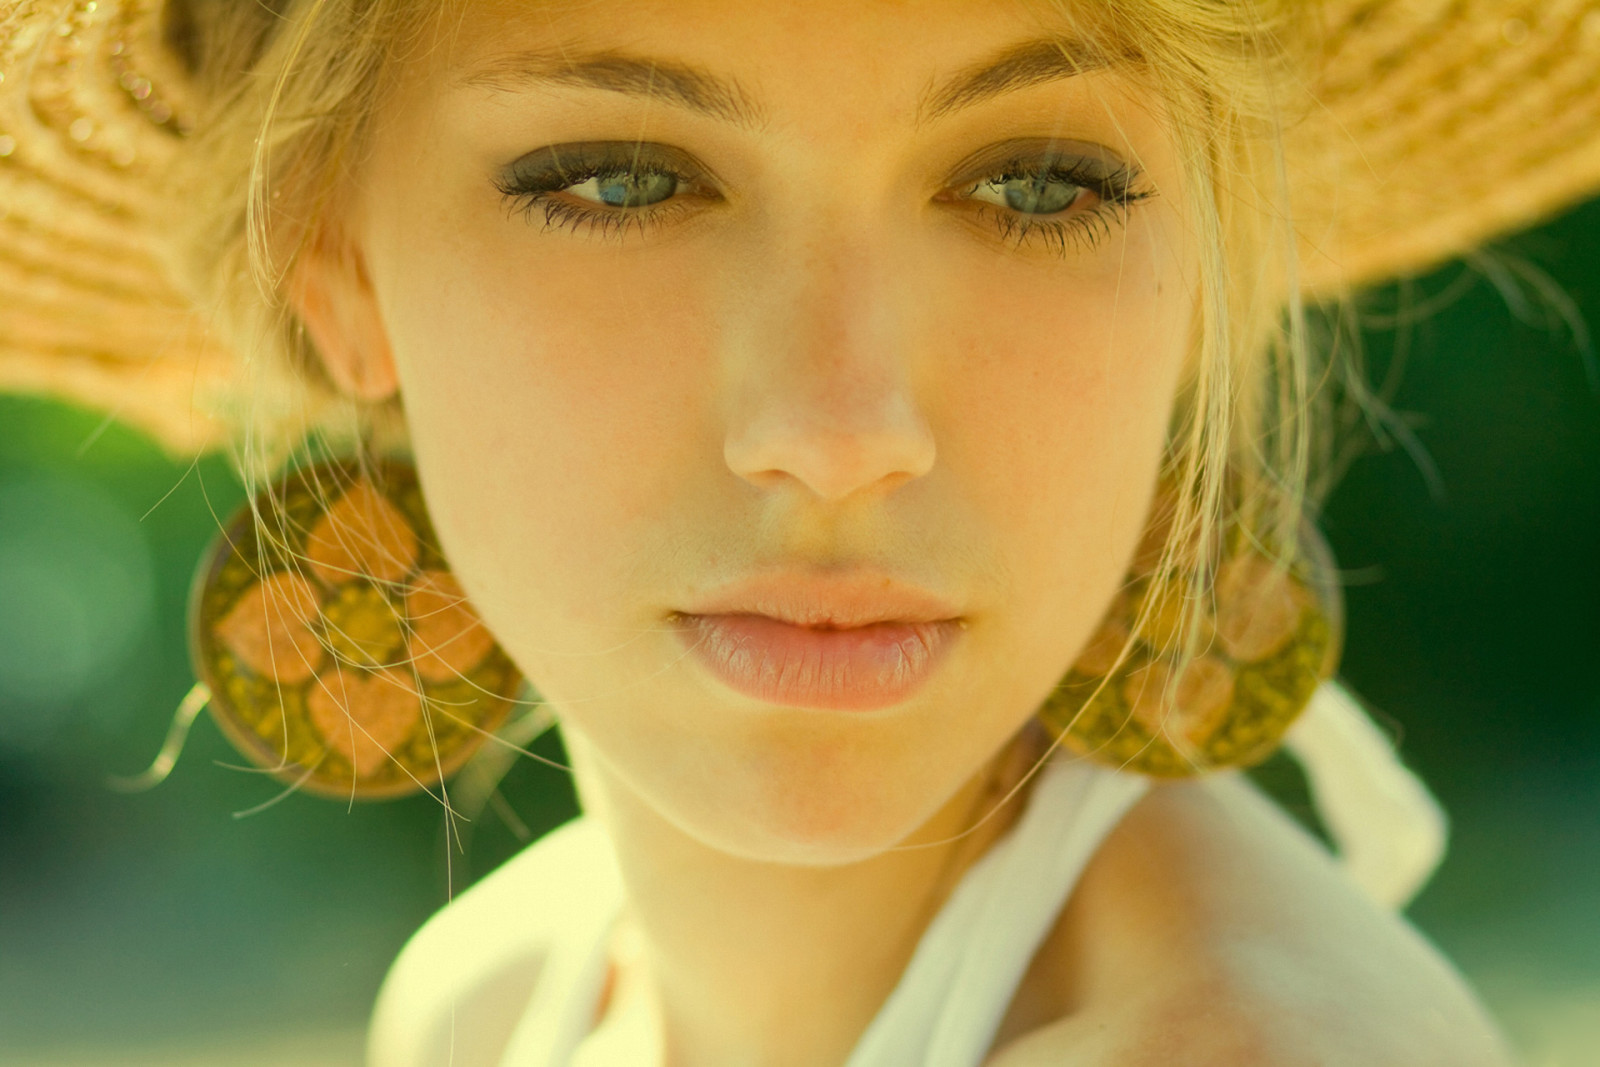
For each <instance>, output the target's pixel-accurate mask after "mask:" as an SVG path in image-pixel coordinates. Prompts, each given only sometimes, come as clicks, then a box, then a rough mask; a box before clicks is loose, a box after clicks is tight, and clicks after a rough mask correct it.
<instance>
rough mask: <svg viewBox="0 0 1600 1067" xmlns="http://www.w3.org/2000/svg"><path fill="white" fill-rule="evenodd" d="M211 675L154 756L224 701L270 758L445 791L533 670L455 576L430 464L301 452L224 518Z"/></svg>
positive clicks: (292, 766) (328, 779) (367, 787)
mask: <svg viewBox="0 0 1600 1067" xmlns="http://www.w3.org/2000/svg"><path fill="white" fill-rule="evenodd" d="M189 641H190V654H191V656H192V658H193V661H194V667H195V673H196V675H197V676H198V677H199V679H200V681H199V684H197V685H196V686H195V689H194V691H193V692H191V694H190V696H189V698H188V699H187V700H186V701H185V702H184V706H183V707H182V708H180V710H179V713H178V716H177V718H176V719H175V720H174V724H173V727H174V728H173V731H172V732H171V733H169V738H168V744H167V745H166V746H165V747H164V748H163V750H162V754H161V756H160V757H158V758H157V761H156V763H155V764H154V765H152V767H151V768H150V770H148V771H146V772H145V774H144V775H141V776H140V777H139V778H138V779H132V780H129V781H127V782H125V783H123V784H124V786H125V787H128V788H138V787H141V786H148V785H151V784H154V782H156V781H159V780H160V779H161V778H163V777H165V775H166V773H167V771H169V770H170V769H171V766H172V762H173V761H174V760H175V758H176V754H177V750H178V749H179V748H181V746H182V740H183V738H182V734H183V733H185V732H187V728H188V723H189V722H191V721H192V720H193V718H194V717H195V716H196V715H197V714H198V713H199V710H200V708H201V706H209V707H210V710H211V714H212V717H213V718H214V719H215V720H216V723H217V725H218V727H220V728H221V730H222V732H223V734H224V735H225V736H226V737H227V738H228V739H229V740H230V741H231V742H232V743H233V745H234V746H235V747H236V748H237V749H239V751H240V752H242V753H244V754H245V755H246V756H247V757H248V758H249V759H250V760H251V761H252V762H253V763H254V764H256V765H257V766H258V767H261V768H263V769H264V770H266V771H268V772H269V773H271V774H272V775H273V776H275V777H277V778H279V779H281V780H283V781H286V782H289V783H291V784H292V785H294V786H295V787H297V788H299V789H303V790H305V791H307V792H310V793H317V794H322V795H327V796H337V797H342V798H355V799H380V798H386V797H397V796H402V795H405V794H408V793H414V792H417V791H420V790H424V789H431V788H432V787H433V786H435V785H436V784H437V783H439V782H440V781H441V780H443V779H445V778H448V777H449V776H450V775H452V774H453V773H455V772H456V771H457V770H459V769H460V768H461V767H462V766H463V764H465V763H466V762H467V760H468V759H469V758H470V757H471V756H472V755H473V753H474V751H475V750H477V748H478V747H479V745H480V744H482V742H483V741H484V740H485V739H486V738H487V737H489V736H490V735H491V734H492V733H494V732H495V731H496V730H497V729H498V728H499V727H500V726H501V725H502V724H503V723H504V722H505V720H506V718H507V715H508V714H509V712H510V711H511V709H512V707H513V705H515V704H517V703H518V702H519V701H518V693H519V691H521V690H522V687H523V681H522V678H521V676H520V674H519V673H518V671H517V669H516V667H515V666H514V665H513V664H512V663H511V660H510V658H509V657H508V656H507V655H506V654H505V652H504V651H503V650H502V649H501V648H500V647H499V646H498V645H497V644H496V643H495V641H494V639H493V637H491V636H490V634H489V631H488V630H487V628H485V626H484V625H483V622H482V621H481V620H480V619H479V618H478V616H477V613H476V612H475V611H474V610H473V609H472V606H471V605H470V604H469V603H468V602H467V599H466V597H465V595H464V594H463V593H462V591H461V587H460V586H459V585H458V584H457V582H456V580H455V578H454V577H453V576H452V575H451V574H450V571H449V569H448V568H447V566H446V564H445V560H444V557H443V555H442V554H441V552H440V550H439V547H438V542H437V539H436V537H435V534H434V531H433V525H432V523H431V522H430V521H429V519H428V515H427V512H426V510H425V509H424V506H423V501H422V492H421V489H420V487H419V485H418V483H417V475H416V471H415V469H414V468H412V467H411V466H410V465H409V464H406V463H402V462H399V461H395V460H382V461H368V462H364V463H363V462H355V461H330V462H321V463H316V464H312V465H309V466H305V467H301V468H299V469H298V470H295V471H294V472H292V473H291V474H289V475H287V476H286V477H284V478H283V479H281V480H280V481H278V482H277V483H276V484H274V485H272V486H270V487H268V488H267V489H265V490H263V491H262V492H261V493H259V494H258V495H257V496H256V498H255V500H254V501H253V502H252V503H251V504H250V505H248V506H246V507H244V508H242V509H241V510H240V511H239V512H238V513H237V514H236V515H234V516H233V517H232V518H231V519H230V520H229V521H228V523H227V524H226V525H225V527H224V528H223V532H222V535H221V536H220V537H219V538H218V539H217V541H216V542H215V544H214V545H213V547H212V549H211V550H210V552H208V553H207V555H206V557H205V558H204V559H203V560H202V562H201V564H200V567H199V570H198V572H197V574H196V576H195V582H194V586H193V589H192V590H191V593H190V606H189Z"/></svg>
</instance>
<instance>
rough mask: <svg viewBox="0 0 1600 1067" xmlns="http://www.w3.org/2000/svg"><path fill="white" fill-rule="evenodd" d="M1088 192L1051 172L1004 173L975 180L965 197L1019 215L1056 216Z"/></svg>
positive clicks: (1084, 188)
mask: <svg viewBox="0 0 1600 1067" xmlns="http://www.w3.org/2000/svg"><path fill="white" fill-rule="evenodd" d="M1089 191H1090V190H1089V189H1087V188H1086V187H1084V186H1082V185H1078V184H1075V183H1073V182H1070V181H1067V180H1065V179H1063V178H1061V177H1059V176H1057V175H1054V174H1025V175H1009V174H1008V175H1002V176H999V177H995V178H990V179H989V180H988V181H985V182H980V183H978V185H977V187H976V188H974V189H973V191H972V192H970V193H968V194H967V198H968V199H969V200H976V201H978V202H980V203H986V204H994V205H995V206H996V207H1003V208H1008V209H1009V210H1011V211H1016V212H1018V213H1020V214H1023V215H1056V214H1060V213H1061V212H1063V211H1065V210H1067V209H1068V208H1070V207H1072V205H1074V204H1076V203H1077V202H1078V201H1079V200H1081V199H1083V195H1084V194H1085V193H1087V192H1089Z"/></svg>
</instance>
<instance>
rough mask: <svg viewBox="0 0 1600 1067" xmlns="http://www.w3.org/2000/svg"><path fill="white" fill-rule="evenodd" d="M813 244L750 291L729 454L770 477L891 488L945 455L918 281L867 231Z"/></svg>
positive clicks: (833, 491) (735, 372)
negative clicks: (925, 401) (929, 395)
mask: <svg viewBox="0 0 1600 1067" xmlns="http://www.w3.org/2000/svg"><path fill="white" fill-rule="evenodd" d="M809 246H810V249H811V250H812V251H811V254H810V255H809V256H790V257H786V258H784V259H780V260H779V261H780V262H786V264H787V266H786V267H785V269H784V270H782V271H780V272H767V273H765V274H763V275H761V277H762V278H763V280H762V281H761V282H760V283H759V284H758V285H756V286H755V287H754V288H753V289H752V288H746V289H745V290H744V293H743V294H742V295H743V297H744V299H743V300H742V301H741V303H742V307H743V311H742V313H741V314H740V315H739V316H738V317H739V318H741V319H743V320H744V323H745V326H746V328H745V329H743V330H739V331H736V333H735V336H737V337H738V340H736V341H735V342H734V348H735V351H733V352H731V353H729V360H728V366H729V368H730V374H731V378H732V382H731V398H730V399H731V402H730V404H729V408H728V411H729V418H728V425H727V435H726V438H725V441H724V447H723V454H724V458H725V459H726V462H727V464H728V467H729V469H731V470H732V471H733V472H734V473H735V474H737V475H738V476H739V477H741V478H743V479H744V480H745V481H747V482H749V483H751V484H752V485H756V486H758V487H762V488H776V487H779V486H782V485H786V484H792V485H798V486H803V487H804V488H805V489H807V490H809V491H810V492H811V493H813V494H815V495H816V496H817V497H818V498H821V499H823V500H828V501H837V500H843V499H845V498H848V497H851V496H854V495H856V494H859V493H863V492H871V491H877V492H887V491H891V490H893V489H894V488H896V487H898V486H899V485H902V484H904V483H905V482H907V481H910V480H912V479H915V478H918V477H921V476H922V475H924V474H926V473H928V471H929V470H931V469H932V468H933V464H934V453H935V447H934V437H933V430H932V428H931V426H930V425H929V423H928V420H927V418H926V417H925V414H924V412H923V410H922V408H921V406H920V405H919V403H918V398H917V385H918V381H917V379H918V376H919V375H918V370H919V367H918V359H917V357H918V352H917V351H916V349H917V348H918V347H919V346H918V344H917V342H916V340H915V338H914V334H915V333H916V332H917V331H916V330H915V323H914V322H913V321H912V320H913V317H914V315H915V311H914V302H911V301H908V300H907V299H906V297H907V296H908V295H910V294H909V293H908V291H907V286H908V285H910V284H911V282H910V280H909V278H908V276H907V273H906V272H896V271H895V270H894V269H893V268H894V264H893V262H892V259H891V258H890V257H888V256H886V255H883V254H881V253H880V254H877V255H874V254H873V253H872V252H870V251H869V250H868V249H866V248H865V247H863V245H862V244H861V243H860V242H851V241H849V240H848V239H844V240H841V239H838V238H837V237H835V238H833V239H832V240H831V241H830V240H828V239H826V238H824V237H822V235H820V234H817V233H815V232H813V234H812V235H811V241H810V242H809ZM768 262H769V263H770V262H771V260H769V261H768ZM897 274H898V275H899V279H898V280H897V279H896V275H897Z"/></svg>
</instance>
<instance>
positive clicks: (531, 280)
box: [378, 215, 721, 628]
mask: <svg viewBox="0 0 1600 1067" xmlns="http://www.w3.org/2000/svg"><path fill="white" fill-rule="evenodd" d="M457 221H458V223H459V220H457ZM408 241H410V242H412V243H413V248H412V249H411V250H409V252H408V251H407V250H404V249H399V250H397V254H396V255H395V256H394V257H393V258H392V260H391V261H390V262H389V263H388V264H387V266H388V268H389V269H388V270H387V271H385V272H384V277H382V278H381V279H379V280H378V281H379V284H378V287H379V290H380V291H381V292H382V293H383V294H384V297H385V301H384V303H385V306H384V307H383V316H384V320H385V323H386V325H387V327H388V329H389V332H390V338H391V343H392V344H393V346H394V350H395V358H396V361H397V364H398V366H399V370H400V376H401V382H402V392H403V396H404V399H405V406H406V417H407V423H408V426H409V428H410V432H411V437H412V443H413V446H414V449H415V452H416V456H417V462H418V465H419V467H420V469H421V471H422V476H423V480H424V484H425V486H426V488H427V492H428V499H429V502H430V506H431V509H432V512H433V517H434V521H435V524H436V526H437V527H438V531H439V535H440V538H441V540H442V542H443V545H444V547H445V549H446V552H447V553H448V554H449V555H450V557H451V560H452V564H453V565H454V566H455V567H456V568H457V569H458V571H460V572H461V576H462V580H463V582H464V583H466V586H467V588H468V590H469V591H470V592H472V594H473V596H474V599H475V600H481V601H482V602H481V604H480V607H481V608H482V610H484V612H485V614H486V615H489V616H490V617H491V623H492V624H494V625H496V626H497V628H498V625H499V624H502V623H504V624H507V625H509V626H511V627H513V628H515V627H517V626H518V625H519V623H520V620H521V619H522V618H526V617H541V618H546V619H551V620H552V622H554V621H556V620H560V621H563V622H567V623H572V622H583V621H585V620H584V619H583V618H582V617H578V618H574V617H573V614H572V613H579V615H580V616H581V615H583V614H584V613H590V614H592V616H593V618H596V619H598V618H603V617H604V616H605V614H606V611H607V609H608V608H612V607H614V603H613V597H614V596H620V595H621V594H622V592H623V590H622V588H621V586H622V583H623V582H624V580H625V575H626V574H627V572H628V569H629V567H630V566H631V565H632V564H631V562H630V559H629V553H630V548H629V546H630V545H637V544H638V543H639V541H640V540H641V536H640V534H641V531H642V530H644V529H647V528H648V527H649V526H650V525H651V524H659V523H660V522H661V521H662V519H663V517H664V516H665V515H667V514H669V512H670V510H671V508H672V506H673V501H675V500H681V499H683V498H684V496H685V495H686V494H688V493H689V492H690V488H691V487H690V486H688V485H687V484H686V482H687V481H689V480H692V479H693V478H694V477H696V472H697V470H700V469H703V468H704V467H705V464H706V457H708V456H709V457H711V458H715V457H717V456H719V455H720V448H721V442H720V438H719V437H718V436H717V435H716V432H715V428H714V427H713V426H711V425H710V424H709V423H708V421H707V420H706V419H705V417H704V415H705V403H704V398H705V397H706V396H708V395H710V392H711V390H712V388H713V382H712V379H711V372H712V368H711V367H709V366H707V365H706V362H705V361H704V360H701V359H697V358H692V357H691V354H692V353H696V352H700V351H704V350H705V349H706V348H707V347H709V346H711V345H712V344H714V337H713V336H712V331H713V330H714V328H715V326H714V323H713V321H712V320H711V319H710V318H709V317H707V316H705V315H700V314H697V313H696V310H695V309H696V308H699V307H701V306H702V305H703V303H704V301H703V300H702V299H701V297H700V295H699V294H698V293H697V292H696V287H695V284H694V283H693V282H692V281H685V280H684V278H685V277H686V276H689V275H687V272H683V271H673V272H672V273H673V275H674V276H675V278H676V280H674V281H673V283H672V284H671V285H665V284H662V283H661V280H660V277H659V275H657V274H656V273H655V272H654V271H652V272H650V273H649V274H646V275H641V272H640V271H639V270H638V269H637V268H629V267H627V266H626V265H625V263H626V261H625V259H624V257H622V256H620V255H613V254H608V253H603V252H602V253H598V254H593V253H591V254H590V255H587V256H580V257H570V256H568V257H562V259H561V261H560V262H559V265H558V264H556V263H551V262H548V261H542V260H541V258H540V257H537V256H534V255H531V254H530V249H531V248H532V247H533V246H534V245H535V244H536V242H534V241H532V240H530V239H529V235H528V234H527V233H525V232H523V231H522V229H521V227H519V226H516V225H508V224H507V222H506V220H505V218H504V217H503V216H499V215H496V216H494V217H493V219H492V223H491V224H490V225H489V226H486V227H485V228H484V229H483V230H482V231H480V232H471V231H470V230H467V229H465V228H463V227H461V226H460V225H459V224H458V225H457V226H455V227H454V228H451V229H449V230H448V231H442V232H438V233H434V234H428V233H426V232H418V233H415V234H414V235H413V236H411V237H410V238H408ZM574 260H577V262H574ZM700 476H702V477H703V474H701V475H700ZM642 539H643V540H649V538H647V537H646V538H642ZM500 604H504V605H505V612H504V613H506V614H509V613H510V612H511V611H512V610H513V609H512V608H511V605H520V606H521V607H520V608H519V609H516V611H515V616H516V617H515V618H502V619H496V618H494V616H495V615H500V614H502V612H501V611H498V610H497V607H498V606H499V605H500ZM530 605H533V606H537V607H538V609H539V610H538V611H537V612H529V611H527V608H528V607H529V606H530Z"/></svg>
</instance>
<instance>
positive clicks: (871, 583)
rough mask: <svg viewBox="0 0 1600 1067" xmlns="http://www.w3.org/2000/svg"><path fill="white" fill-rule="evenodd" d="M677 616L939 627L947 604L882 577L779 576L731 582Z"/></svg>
mask: <svg viewBox="0 0 1600 1067" xmlns="http://www.w3.org/2000/svg"><path fill="white" fill-rule="evenodd" d="M680 614H684V615H765V616H767V617H768V618H771V619H777V620H778V621H779V622H786V623H788V624H789V625H791V626H809V627H826V628H831V629H849V628H852V627H857V626H870V625H872V624H873V623H882V622H907V623H917V622H943V621H947V620H952V619H956V618H958V617H959V616H960V611H959V610H958V609H957V608H956V607H955V606H953V605H952V604H951V603H950V602H949V601H947V600H943V599H941V598H940V597H937V596H935V595H934V594H932V593H930V592H928V591H926V590H924V589H921V588H919V587H917V586H915V585H911V584H908V583H906V582H902V581H900V580H898V579H896V578H893V577H891V576H889V575H886V574H882V573H871V572H865V571H851V572H848V573H815V572H812V573H794V572H789V573H779V574H766V575H759V576H757V577H753V578H748V579H745V580H743V581H739V582H733V583H730V584H728V585H725V586H721V587H720V588H718V589H716V590H714V591H713V592H712V593H710V594H708V595H707V596H706V597H704V598H702V599H700V600H698V601H696V602H695V603H694V604H693V606H692V607H689V608H687V609H685V610H683V611H682V612H680Z"/></svg>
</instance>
